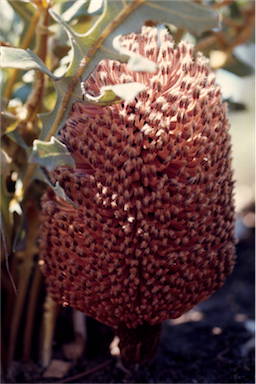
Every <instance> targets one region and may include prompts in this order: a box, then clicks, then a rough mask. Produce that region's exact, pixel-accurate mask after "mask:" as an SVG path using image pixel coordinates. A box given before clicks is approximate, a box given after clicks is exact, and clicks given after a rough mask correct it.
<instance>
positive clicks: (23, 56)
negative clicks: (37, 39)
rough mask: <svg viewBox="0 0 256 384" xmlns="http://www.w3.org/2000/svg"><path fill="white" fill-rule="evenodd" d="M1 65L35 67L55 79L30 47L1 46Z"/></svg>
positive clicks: (5, 66)
mask: <svg viewBox="0 0 256 384" xmlns="http://www.w3.org/2000/svg"><path fill="white" fill-rule="evenodd" d="M0 52H1V65H2V67H3V68H18V69H23V70H30V69H35V70H37V71H42V72H44V73H45V74H46V75H48V76H50V77H51V78H52V79H53V80H57V77H55V76H54V75H53V74H52V73H51V71H50V70H49V69H48V68H47V67H46V65H45V64H44V62H43V61H42V60H41V59H40V58H39V57H38V56H37V55H36V54H35V53H34V52H33V51H31V50H30V49H27V50H24V49H21V48H10V47H1V51H0Z"/></svg>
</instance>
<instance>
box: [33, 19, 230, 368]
mask: <svg viewBox="0 0 256 384" xmlns="http://www.w3.org/2000/svg"><path fill="white" fill-rule="evenodd" d="M159 41H160V42H161V44H159ZM121 42H122V44H123V46H124V47H126V48H127V49H129V50H131V51H134V52H136V53H140V54H141V55H143V56H145V57H147V58H148V59H150V60H152V61H155V62H156V63H157V65H158V69H157V71H156V72H155V73H153V74H152V73H149V72H144V73H142V72H134V71H131V70H130V69H129V67H128V65H127V64H125V63H123V64H122V63H119V62H117V61H112V60H103V61H101V62H100V63H99V64H98V66H97V67H96V69H95V71H94V73H93V74H92V75H91V77H90V78H89V79H88V80H87V82H86V84H85V85H84V87H83V88H85V89H87V90H88V92H90V93H91V94H92V95H98V94H100V91H101V88H102V86H105V85H109V84H121V83H125V82H126V83H128V82H134V81H136V82H139V83H142V84H144V86H145V89H144V91H142V92H141V93H140V94H139V95H138V96H137V97H136V98H135V99H134V100H133V101H132V102H129V103H127V102H120V103H117V104H113V105H111V106H106V107H100V106H95V105H88V104H85V103H75V104H74V105H73V107H72V110H71V112H70V115H69V118H68V119H67V121H66V124H65V126H64V127H63V129H61V131H60V140H61V141H62V142H63V143H64V144H65V145H66V146H67V148H68V149H69V151H70V153H71V154H72V156H73V158H74V160H75V163H76V168H75V169H70V168H68V167H63V166H62V167H58V168H57V169H56V170H55V171H54V172H52V174H51V178H52V181H53V182H54V183H55V182H57V181H58V182H59V183H60V185H61V187H62V188H63V189H64V190H65V192H66V194H67V195H68V196H69V197H70V198H71V199H72V200H73V201H74V202H75V203H76V204H77V205H78V208H75V207H74V206H72V205H70V204H68V203H67V202H65V201H64V200H62V199H61V198H59V197H57V196H56V195H55V194H54V192H53V191H52V190H50V189H49V190H48V191H47V192H46V193H45V195H44V197H43V201H42V226H41V232H42V235H41V240H40V246H41V258H42V260H44V265H43V272H44V274H45V276H46V282H47V286H48V290H49V292H50V293H51V295H52V298H53V299H54V300H56V301H57V302H59V303H62V304H63V305H71V306H72V307H74V308H75V309H76V310H79V311H82V312H84V313H85V314H86V315H88V316H91V317H93V318H95V319H97V320H98V321H100V322H102V323H104V324H107V325H109V326H110V327H112V328H113V329H114V330H115V331H116V333H117V334H118V335H119V337H120V339H121V344H120V347H121V353H122V355H123V358H124V360H125V362H126V364H127V365H129V364H130V365H132V364H137V363H138V364H142V363H143V362H148V361H151V360H152V357H153V355H154V353H155V350H156V345H157V342H158V339H159V335H160V324H161V322H163V321H165V320H167V319H169V318H176V317H179V316H180V315H182V314H183V313H184V312H185V311H188V310H189V309H191V308H192V307H194V306H195V305H196V304H198V303H199V302H201V301H202V300H205V299H206V298H208V297H209V296H210V295H211V294H212V293H213V292H215V291H216V290H217V289H218V288H220V287H221V286H222V284H223V283H224V280H225V279H226V277H227V276H228V275H229V274H230V273H231V271H232V269H233V266H234V262H235V245H234V244H235V236H234V201H233V184H234V182H233V179H232V169H231V144H230V135H229V133H228V130H229V123H228V120H227V116H226V112H227V107H226V104H225V103H223V102H222V97H221V92H220V87H219V86H218V85H217V84H215V77H214V74H213V73H212V72H211V70H210V69H209V66H208V60H207V59H206V58H205V57H203V56H202V55H201V54H200V53H197V54H196V55H195V57H193V47H192V46H191V45H190V44H187V43H185V42H180V43H179V44H177V45H176V44H175V42H174V41H173V39H172V37H171V35H170V34H169V33H168V32H167V31H166V30H163V31H161V32H160V34H158V31H157V29H156V28H151V27H143V28H142V30H141V33H139V34H135V33H131V34H129V35H126V36H124V37H123V38H122V39H121ZM129 330H130V333H129ZM129 335H132V337H130V336H129ZM150 349H151V352H152V353H151V352H150Z"/></svg>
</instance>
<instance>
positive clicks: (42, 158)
mask: <svg viewBox="0 0 256 384" xmlns="http://www.w3.org/2000/svg"><path fill="white" fill-rule="evenodd" d="M29 161H30V162H31V163H36V164H39V165H41V166H43V167H45V168H46V169H47V170H48V171H49V172H51V171H53V170H54V169H55V168H56V167H58V166H60V165H65V166H68V167H71V168H75V167H76V164H75V160H74V159H73V157H72V156H71V154H70V152H69V151H68V149H67V147H66V146H65V145H64V144H63V143H61V142H60V141H59V140H58V139H56V138H55V137H54V136H52V137H51V140H50V141H48V142H45V141H41V140H37V139H36V140H34V141H33V150H32V152H31V155H30V157H29Z"/></svg>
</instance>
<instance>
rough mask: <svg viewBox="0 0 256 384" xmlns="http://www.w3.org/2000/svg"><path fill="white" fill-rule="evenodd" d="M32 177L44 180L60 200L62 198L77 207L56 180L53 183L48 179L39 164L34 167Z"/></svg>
mask: <svg viewBox="0 0 256 384" xmlns="http://www.w3.org/2000/svg"><path fill="white" fill-rule="evenodd" d="M33 179H36V180H41V181H43V182H45V183H46V184H47V185H49V187H51V189H52V190H53V191H54V192H55V193H56V195H57V196H59V197H60V198H61V199H62V200H64V201H65V202H66V203H69V204H71V205H73V207H75V208H79V207H78V205H77V204H76V203H75V202H74V201H73V200H71V199H70V198H69V197H68V195H67V194H66V192H65V191H64V189H63V188H62V187H61V186H60V184H59V182H58V181H57V182H56V184H55V185H53V184H52V183H51V181H50V179H49V178H48V176H47V175H46V174H45V173H44V171H43V170H42V168H41V167H40V166H38V167H37V168H36V171H35V172H34V174H33Z"/></svg>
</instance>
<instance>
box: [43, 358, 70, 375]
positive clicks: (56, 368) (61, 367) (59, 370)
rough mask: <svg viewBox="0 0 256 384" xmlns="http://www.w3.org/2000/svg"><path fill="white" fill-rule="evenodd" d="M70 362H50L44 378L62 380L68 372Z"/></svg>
mask: <svg viewBox="0 0 256 384" xmlns="http://www.w3.org/2000/svg"><path fill="white" fill-rule="evenodd" d="M71 365H72V364H71V362H69V361H63V360H52V361H51V363H50V365H49V366H48V368H47V369H46V371H45V372H44V374H43V377H44V378H55V379H62V378H63V377H64V376H65V375H66V374H67V373H68V371H69V370H70V368H71Z"/></svg>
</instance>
